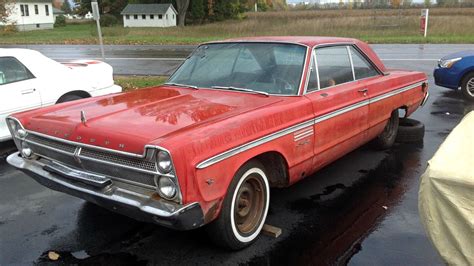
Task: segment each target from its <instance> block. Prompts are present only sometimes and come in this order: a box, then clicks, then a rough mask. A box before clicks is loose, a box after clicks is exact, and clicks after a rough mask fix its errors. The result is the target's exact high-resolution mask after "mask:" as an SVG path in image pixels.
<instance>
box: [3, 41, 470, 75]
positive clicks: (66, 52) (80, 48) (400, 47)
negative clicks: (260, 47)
mask: <svg viewBox="0 0 474 266" xmlns="http://www.w3.org/2000/svg"><path fill="white" fill-rule="evenodd" d="M0 47H5V48H11V47H21V48H28V49H34V50H38V51H40V52H42V53H43V54H45V55H47V56H48V57H51V58H53V59H55V60H57V61H60V62H64V61H69V60H73V59H100V49H99V46H97V45H16V46H12V45H0ZM194 48H195V46H192V45H133V46H130V45H106V46H105V57H106V60H105V61H106V62H108V63H109V64H111V65H112V66H113V67H114V73H115V74H118V75H165V76H166V75H170V74H171V73H172V72H173V70H174V69H175V68H176V67H177V66H179V64H180V63H181V62H182V60H183V59H184V58H186V56H188V55H189V53H191V52H192V51H193V49H194ZM372 48H373V49H374V50H375V52H376V53H377V54H378V55H379V56H380V58H381V59H382V60H384V61H385V62H388V63H392V62H393V63H394V64H395V65H398V64H396V62H408V65H411V63H412V62H420V63H421V62H425V61H426V62H427V63H428V62H429V64H434V63H435V61H436V60H438V59H439V58H441V57H442V56H443V55H446V54H448V53H451V52H452V51H462V50H472V49H474V47H473V45H466V44H425V45H419V44H389V45H386V44H374V45H372ZM430 73H431V71H430Z"/></svg>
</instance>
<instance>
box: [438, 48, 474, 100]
mask: <svg viewBox="0 0 474 266" xmlns="http://www.w3.org/2000/svg"><path fill="white" fill-rule="evenodd" d="M434 78H435V83H436V85H438V86H441V87H446V88H449V89H453V90H457V89H458V88H459V87H461V91H462V93H463V95H464V97H465V98H466V99H468V100H471V101H474V51H464V52H459V53H454V54H450V55H447V56H445V57H443V58H441V59H440V60H439V61H438V67H437V68H436V69H435V71H434Z"/></svg>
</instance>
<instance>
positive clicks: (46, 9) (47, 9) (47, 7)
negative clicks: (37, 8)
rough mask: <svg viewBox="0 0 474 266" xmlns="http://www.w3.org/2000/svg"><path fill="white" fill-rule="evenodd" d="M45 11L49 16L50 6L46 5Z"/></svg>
mask: <svg viewBox="0 0 474 266" xmlns="http://www.w3.org/2000/svg"><path fill="white" fill-rule="evenodd" d="M44 12H46V16H49V6H48V5H45V6H44Z"/></svg>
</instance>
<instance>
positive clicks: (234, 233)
mask: <svg viewBox="0 0 474 266" xmlns="http://www.w3.org/2000/svg"><path fill="white" fill-rule="evenodd" d="M269 202H270V188H269V184H268V179H267V176H266V174H265V169H264V167H263V165H262V164H261V163H260V162H258V161H250V162H248V163H246V164H245V165H244V166H242V167H241V168H240V169H239V171H238V172H237V173H236V175H235V176H234V179H233V180H232V182H231V184H230V186H229V189H228V191H227V195H226V197H225V198H224V202H223V205H222V210H221V213H220V215H219V217H218V218H217V219H216V220H215V221H214V222H213V223H211V224H210V225H209V226H208V227H207V231H208V234H209V237H210V238H211V240H213V242H214V243H216V244H217V245H219V246H222V247H225V248H228V249H232V250H238V249H242V248H244V247H247V246H249V245H250V244H252V243H253V242H254V241H255V240H256V239H257V236H258V235H259V234H260V231H261V230H262V227H263V224H264V223H265V219H266V217H267V213H268V205H269Z"/></svg>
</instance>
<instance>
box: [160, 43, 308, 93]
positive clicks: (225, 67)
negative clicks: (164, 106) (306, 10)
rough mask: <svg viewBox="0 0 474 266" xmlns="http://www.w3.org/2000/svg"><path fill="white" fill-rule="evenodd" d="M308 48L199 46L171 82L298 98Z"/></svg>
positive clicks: (251, 45) (241, 45) (263, 44)
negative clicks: (296, 96) (295, 96)
mask: <svg viewBox="0 0 474 266" xmlns="http://www.w3.org/2000/svg"><path fill="white" fill-rule="evenodd" d="M305 55H306V48H305V47H304V46H301V45H296V44H283V43H216V44H206V45H201V46H199V47H198V48H197V49H196V50H195V51H194V52H193V53H192V54H191V55H190V56H189V57H188V59H186V61H185V62H184V63H183V64H182V65H181V67H180V68H179V69H178V70H177V71H176V72H175V73H174V74H173V76H171V78H170V79H169V80H168V82H169V83H175V84H186V85H191V86H196V87H201V88H218V89H234V90H235V89H239V90H241V91H244V90H246V91H258V92H264V93H268V94H278V95H296V94H297V93H298V88H299V84H300V79H301V75H302V71H303V67H304V61H305Z"/></svg>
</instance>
